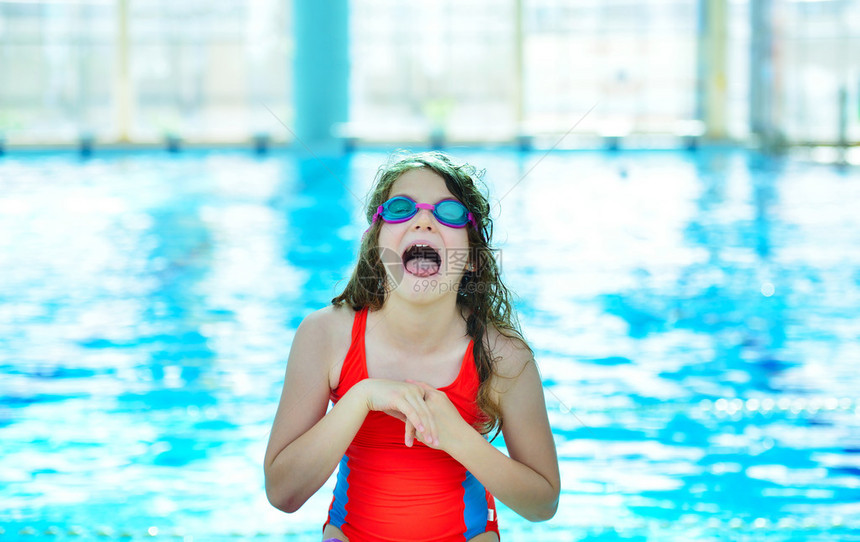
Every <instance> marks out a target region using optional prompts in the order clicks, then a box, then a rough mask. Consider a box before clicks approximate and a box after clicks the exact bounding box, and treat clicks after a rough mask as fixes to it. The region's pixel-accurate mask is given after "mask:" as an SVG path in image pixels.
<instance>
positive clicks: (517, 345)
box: [485, 325, 534, 391]
mask: <svg viewBox="0 0 860 542" xmlns="http://www.w3.org/2000/svg"><path fill="white" fill-rule="evenodd" d="M485 345H486V347H487V349H488V351H489V352H490V354H491V356H492V358H493V365H494V367H493V369H494V371H493V372H494V373H495V378H496V379H497V380H498V384H499V385H498V386H496V387H497V388H498V389H500V390H501V391H504V390H505V389H507V388H509V387H510V385H511V384H512V382H511V381H512V380H516V379H517V377H519V376H520V375H522V374H523V371H525V370H526V369H527V368H529V367H530V366H534V352H532V349H531V348H530V347H529V345H528V344H527V343H526V341H525V340H524V339H523V338H522V337H521V336H519V335H518V334H516V333H514V332H510V331H507V330H504V331H502V330H500V329H498V328H497V327H496V326H492V325H491V326H489V327H488V329H487V336H486V338H485Z"/></svg>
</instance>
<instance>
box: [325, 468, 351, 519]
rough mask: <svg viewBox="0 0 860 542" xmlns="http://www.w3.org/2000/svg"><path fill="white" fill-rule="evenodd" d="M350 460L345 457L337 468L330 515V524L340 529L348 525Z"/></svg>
mask: <svg viewBox="0 0 860 542" xmlns="http://www.w3.org/2000/svg"><path fill="white" fill-rule="evenodd" d="M348 477H349V458H348V457H347V456H346V455H344V456H343V458H342V459H341V460H340V464H339V465H338V468H337V485H335V486H334V502H333V503H332V505H331V512H330V513H329V523H330V524H331V525H333V526H335V527H337V528H338V529H340V528H341V526H342V525H343V524H344V523H346V501H347V496H346V490H347V489H349V481H348V480H347V478H348Z"/></svg>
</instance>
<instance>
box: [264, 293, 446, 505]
mask: <svg viewBox="0 0 860 542" xmlns="http://www.w3.org/2000/svg"><path fill="white" fill-rule="evenodd" d="M325 310H326V309H324V310H323V311H317V312H316V313H314V314H312V315H310V316H308V317H307V318H306V319H305V320H304V321H303V322H302V324H301V325H300V326H299V329H298V330H297V331H296V336H295V338H294V339H293V345H292V348H291V350H290V357H289V360H288V362H287V373H286V377H285V378H284V389H283V391H282V393H281V400H280V404H279V405H278V410H277V413H276V414H275V421H274V423H273V426H272V433H271V434H270V436H269V444H268V446H267V448H266V458H265V466H264V470H265V477H266V496H267V497H268V499H269V502H270V503H272V505H273V506H275V507H276V508H279V509H281V510H283V511H285V512H295V511H296V510H298V509H299V508H300V507H301V506H302V505H303V504H304V503H305V502H306V501H307V500H308V499H309V498H310V497H311V495H313V494H314V493H316V491H317V490H318V489H319V488H320V487H322V485H323V484H324V483H325V482H326V480H328V478H329V476H331V473H332V472H334V469H335V467H337V464H338V462H339V461H340V459H341V458H342V457H343V454H344V452H345V451H346V449H347V447H348V446H349V444H350V442H352V439H353V437H355V434H356V433H357V432H358V429H359V428H360V427H361V424H362V423H363V422H364V419H365V417H366V416H367V413H368V412H369V411H370V410H382V411H387V412H390V413H393V415H397V414H398V413H400V414H402V417H403V418H406V419H409V420H410V421H411V422H412V423H413V424H414V425H415V426H416V427H417V426H419V425H420V426H422V427H423V425H424V424H427V426H428V427H431V426H432V422H431V419H430V416H429V411H428V410H427V407H426V405H424V403H423V401H422V400H421V398H422V397H423V390H421V389H420V387H418V386H417V385H414V384H406V383H403V382H392V381H387V380H363V381H361V382H359V383H358V384H356V385H355V386H353V387H352V388H351V389H350V390H349V391H348V392H347V393H345V394H344V396H343V397H341V399H340V400H339V401H338V402H337V404H336V405H335V406H334V407H332V409H331V410H330V411H329V412H328V413H326V407H327V405H328V400H329V391H330V387H329V378H328V371H329V368H330V364H329V362H328V360H329V359H330V358H331V356H332V354H331V353H330V352H328V351H327V349H328V348H329V347H328V346H327V345H330V344H332V340H331V339H332V337H331V334H332V333H333V332H332V326H331V325H330V323H329V322H327V321H326V313H325V312H324V311H325ZM328 310H331V309H328Z"/></svg>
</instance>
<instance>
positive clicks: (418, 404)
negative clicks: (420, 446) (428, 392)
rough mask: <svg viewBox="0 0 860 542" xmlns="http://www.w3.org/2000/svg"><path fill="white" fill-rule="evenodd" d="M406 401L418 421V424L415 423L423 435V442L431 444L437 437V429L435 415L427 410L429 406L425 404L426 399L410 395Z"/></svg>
mask: <svg viewBox="0 0 860 542" xmlns="http://www.w3.org/2000/svg"><path fill="white" fill-rule="evenodd" d="M406 401H407V402H408V403H409V405H410V406H411V407H412V409H413V411H414V412H415V415H416V418H417V419H418V421H417V423H415V427H417V428H418V431H419V432H420V433H421V436H422V438H421V440H423V441H424V442H425V443H426V442H431V441H432V440H433V439H434V438H435V436H436V434H435V430H436V427H435V423H434V422H433V415H432V414H431V413H430V409H429V408H427V404H426V403H425V402H424V399H423V398H422V397H421V396H419V395H417V394H409V395H408V396H407V397H406Z"/></svg>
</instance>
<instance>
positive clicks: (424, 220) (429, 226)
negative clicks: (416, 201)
mask: <svg viewBox="0 0 860 542" xmlns="http://www.w3.org/2000/svg"><path fill="white" fill-rule="evenodd" d="M412 228H413V229H415V230H425V229H426V230H427V231H433V230H434V229H436V224H435V222H434V219H433V212H432V211H431V210H430V209H418V213H417V214H416V215H415V218H414V224H413V225H412Z"/></svg>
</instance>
